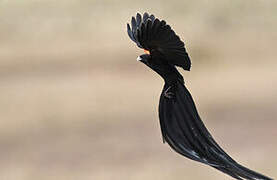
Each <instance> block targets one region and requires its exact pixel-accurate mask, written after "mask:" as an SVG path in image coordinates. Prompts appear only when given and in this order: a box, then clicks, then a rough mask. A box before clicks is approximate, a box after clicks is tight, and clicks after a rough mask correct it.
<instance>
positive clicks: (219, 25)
mask: <svg viewBox="0 0 277 180" xmlns="http://www.w3.org/2000/svg"><path fill="white" fill-rule="evenodd" d="M145 11H148V12H149V13H153V14H155V15H156V16H157V17H159V18H161V19H165V20H166V21H167V22H168V23H169V24H170V25H171V26H172V27H173V29H174V30H175V31H176V33H177V34H178V35H179V36H180V37H181V39H182V40H184V41H185V43H186V48H187V51H188V52H189V54H190V57H191V59H192V69H191V72H184V71H183V70H180V71H181V72H182V74H183V75H184V78H185V81H186V85H187V87H188V88H189V90H190V91H191V93H192V95H193V97H194V99H195V101H196V104H197V107H198V110H199V112H200V115H201V117H202V119H203V121H204V123H205V124H206V126H207V127H208V129H209V130H210V131H211V133H212V134H213V135H214V137H215V139H216V140H217V141H218V143H219V144H220V145H221V146H222V147H223V149H225V150H226V151H227V152H228V153H229V154H230V155H231V156H232V157H233V158H234V159H236V160H237V161H239V162H241V163H242V164H243V165H246V166H248V167H249V168H252V169H254V170H256V171H259V172H262V173H264V174H266V175H268V176H271V177H275V178H276V177H277V155H276V152H277V141H276V137H277V131H276V127H277V121H276V117H277V111H276V109H277V93H276V92H277V71H276V68H277V62H276V57H277V51H276V42H277V33H276V32H277V21H276V19H277V1H275V0H267V1H262V0H244V1H240V0H232V1H231V0H214V1H208V0H198V1H177V0H171V1H146V0H141V1H127V0H121V1H119V0H83V1H78V0H60V1H54V0H40V1H38V0H24V1H17V0H13V1H12V0H11V1H8V0H2V1H0V147H1V148H0V179H2V180H18V179H21V180H32V179H34V180H36V179H40V180H48V179H49V180H50V179H51V180H71V179H72V180H76V179H82V180H91V179H93V180H109V179H114V180H130V179H131V180H141V179H144V180H146V179H149V180H150V179H160V180H169V179H205V180H215V179H218V180H222V179H231V178H230V177H228V176H226V175H224V174H222V173H220V172H218V171H216V170H214V169H212V168H210V167H208V166H205V165H202V164H200V163H196V162H193V161H191V160H188V159H186V158H183V157H181V156H180V155H178V154H176V153H175V152H173V151H172V150H171V149H170V148H169V146H168V145H167V144H163V143H162V138H161V133H160V126H159V120H158V112H157V110H158V102H159V96H160V92H161V89H162V86H163V81H162V79H161V78H160V77H159V76H158V75H156V74H154V72H153V71H151V70H150V69H148V68H147V67H146V66H144V65H143V64H142V63H138V62H137V61H136V58H137V56H138V55H140V54H142V53H143V51H142V50H141V49H139V48H137V47H136V45H135V44H134V43H133V42H132V41H131V40H130V39H129V38H128V36H127V33H126V23H127V22H129V21H130V19H131V16H133V15H135V14H136V12H141V13H143V12H145Z"/></svg>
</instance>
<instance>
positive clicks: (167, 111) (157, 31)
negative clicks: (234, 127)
mask: <svg viewBox="0 0 277 180" xmlns="http://www.w3.org/2000/svg"><path fill="white" fill-rule="evenodd" d="M127 32H128V35H129V37H130V38H131V40H133V41H134V42H135V43H136V44H137V46H138V47H140V48H143V49H145V50H147V51H149V52H148V53H146V54H143V55H141V56H139V57H138V60H139V61H141V62H143V63H144V64H146V65H147V66H148V67H150V68H151V69H152V70H154V71H155V72H157V73H158V74H159V75H160V76H161V77H162V78H163V79H164V81H165V84H164V87H163V90H162V93H161V96H160V102H159V119H160V125H161V131H162V136H163V141H164V142H167V143H168V144H169V145H170V147H171V148H172V149H174V150H175V151H176V152H178V153H179V154H181V155H183V156H185V157H187V158H190V159H192V160H195V161H198V162H201V163H204V164H207V165H210V166H211V167H213V168H216V169H218V170H220V171H222V172H224V173H226V174H228V175H230V176H232V177H233V178H235V179H249V180H256V179H262V180H270V179H271V178H269V177H266V176H264V175H262V174H259V173H257V172H254V171H252V170H250V169H248V168H246V167H243V166H242V165H240V164H238V163H237V162H236V161H235V160H233V159H232V158H231V157H230V156H229V155H228V154H227V153H226V152H225V151H224V150H223V149H222V148H221V147H220V146H219V145H218V144H217V143H216V142H215V140H214V139H213V137H212V136H211V134H210V133H209V131H208V130H207V128H206V127H205V125H204V124H203V122H202V120H201V118H200V116H199V114H198V112H197V109H196V106H195V103H194V101H193V98H192V96H191V94H190V92H189V91H188V89H187V88H186V87H185V85H184V79H183V77H182V75H181V74H180V73H179V72H178V70H177V69H176V66H179V67H182V68H183V69H184V70H190V67H191V61H190V58H189V56H188V54H187V52H186V49H185V47H184V43H183V42H182V41H181V40H180V38H179V37H178V36H177V35H176V34H175V32H174V31H173V30H172V29H171V27H170V26H169V25H168V24H166V22H165V21H164V20H161V21H160V20H159V19H157V18H155V16H154V15H149V14H148V13H144V14H143V16H141V15H140V14H139V13H138V14H137V15H136V18H135V17H132V20H131V27H130V25H129V24H127Z"/></svg>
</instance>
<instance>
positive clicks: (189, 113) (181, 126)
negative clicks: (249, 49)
mask: <svg viewBox="0 0 277 180" xmlns="http://www.w3.org/2000/svg"><path fill="white" fill-rule="evenodd" d="M172 95H174V97H173V96H172ZM159 116H160V124H161V129H162V134H163V138H164V140H165V141H166V142H167V143H168V144H169V145H170V146H171V148H172V149H174V150H175V151H176V152H178V153H179V154H181V155H183V156H186V157H188V158H190V159H192V160H195V161H199V162H202V163H204V164H207V165H209V166H212V167H214V168H216V169H218V170H220V171H222V172H224V173H226V174H228V175H230V176H232V177H234V178H236V179H249V180H258V179H259V180H272V179H271V178H269V177H266V176H264V175H262V174H259V173H257V172H254V171H252V170H250V169H248V168H246V167H244V166H242V165H240V164H238V163H237V162H236V161H235V160H233V159H232V158H231V157H230V156H229V155H228V154H227V153H226V152H225V151H224V150H223V149H222V148H221V147H220V146H219V145H218V144H217V143H216V141H215V140H214V139H213V137H212V136H211V134H210V133H209V131H208V130H207V128H206V127H205V125H204V123H203V122H202V120H201V118H200V116H199V114H198V112H197V109H196V106H195V103H194V101H193V98H192V96H191V94H190V93H189V91H188V90H187V88H186V87H185V86H184V84H183V83H182V82H177V85H175V87H173V86H171V85H167V84H166V85H165V87H164V90H163V92H162V95H161V99H160V105H159Z"/></svg>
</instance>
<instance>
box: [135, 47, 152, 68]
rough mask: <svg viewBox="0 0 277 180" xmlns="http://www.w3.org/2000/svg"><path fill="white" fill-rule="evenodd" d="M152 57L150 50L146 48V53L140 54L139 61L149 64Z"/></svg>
mask: <svg viewBox="0 0 277 180" xmlns="http://www.w3.org/2000/svg"><path fill="white" fill-rule="evenodd" d="M150 59H151V54H150V51H148V50H145V49H144V54H142V55H140V56H138V58H137V61H139V62H142V63H144V64H146V65H147V64H149V62H150Z"/></svg>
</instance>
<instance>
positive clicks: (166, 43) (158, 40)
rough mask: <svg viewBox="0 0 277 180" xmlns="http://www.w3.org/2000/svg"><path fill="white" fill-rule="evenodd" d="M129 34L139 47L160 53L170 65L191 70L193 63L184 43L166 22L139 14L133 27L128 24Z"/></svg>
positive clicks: (152, 16) (133, 22) (132, 24)
mask: <svg viewBox="0 0 277 180" xmlns="http://www.w3.org/2000/svg"><path fill="white" fill-rule="evenodd" d="M127 32H128V35H129V37H130V38H131V40H133V41H134V42H135V43H136V44H137V46H138V47H140V48H143V49H146V50H149V51H150V52H152V51H158V52H159V53H160V54H162V55H163V56H164V59H166V60H167V61H168V63H170V64H173V65H176V66H179V67H182V68H183V69H185V70H190V67H191V61H190V58H189V56H188V53H187V52H186V49H185V46H184V43H183V42H182V41H181V40H180V38H179V36H177V35H176V34H175V32H174V31H173V30H172V29H171V27H170V26H169V25H168V24H166V22H165V21H164V20H162V21H160V20H159V19H158V18H155V16H154V15H149V14H148V13H144V14H143V17H142V16H141V15H140V14H139V13H137V15H136V18H135V17H132V20H131V26H130V25H129V24H127Z"/></svg>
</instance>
